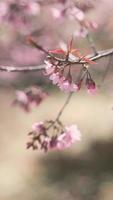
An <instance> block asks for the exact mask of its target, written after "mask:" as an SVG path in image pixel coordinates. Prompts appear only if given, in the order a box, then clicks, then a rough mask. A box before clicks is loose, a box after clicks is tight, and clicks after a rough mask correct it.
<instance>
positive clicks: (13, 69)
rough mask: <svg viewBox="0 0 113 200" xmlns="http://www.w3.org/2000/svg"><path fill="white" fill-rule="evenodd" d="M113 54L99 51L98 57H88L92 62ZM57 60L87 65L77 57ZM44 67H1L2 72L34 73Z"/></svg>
mask: <svg viewBox="0 0 113 200" xmlns="http://www.w3.org/2000/svg"><path fill="white" fill-rule="evenodd" d="M112 54H113V48H112V49H107V50H103V51H97V55H94V54H89V55H87V58H89V59H90V60H91V61H97V60H99V59H101V58H103V57H107V56H109V55H112ZM55 59H56V60H57V61H59V62H62V63H65V62H67V63H68V64H71V65H74V64H87V63H86V62H85V61H83V60H81V61H79V60H77V57H75V60H70V59H68V61H66V60H65V59H60V58H56V57H55ZM44 68H45V67H44V65H38V66H24V67H15V66H3V65H1V66H0V71H6V72H33V71H40V70H44Z"/></svg>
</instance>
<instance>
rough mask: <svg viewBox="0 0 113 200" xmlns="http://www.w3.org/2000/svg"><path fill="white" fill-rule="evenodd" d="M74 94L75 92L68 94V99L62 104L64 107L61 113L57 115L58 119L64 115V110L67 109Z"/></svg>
mask: <svg viewBox="0 0 113 200" xmlns="http://www.w3.org/2000/svg"><path fill="white" fill-rule="evenodd" d="M72 95H73V92H71V93H69V95H68V97H67V99H66V101H65V103H64V105H63V106H62V108H61V109H60V111H59V113H58V115H57V117H56V121H58V120H59V118H60V116H61V115H62V113H63V111H64V110H65V108H66V106H67V105H68V103H69V102H70V99H71V97H72Z"/></svg>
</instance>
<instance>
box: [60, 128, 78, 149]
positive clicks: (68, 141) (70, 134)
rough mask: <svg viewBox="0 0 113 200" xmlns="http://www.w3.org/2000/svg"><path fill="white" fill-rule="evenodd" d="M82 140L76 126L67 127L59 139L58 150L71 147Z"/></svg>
mask: <svg viewBox="0 0 113 200" xmlns="http://www.w3.org/2000/svg"><path fill="white" fill-rule="evenodd" d="M80 140H81V134H80V131H79V130H78V128H77V126H76V125H72V126H69V127H66V128H65V130H64V132H63V133H62V134H61V135H60V136H58V138H57V144H56V148H57V149H60V150H62V149H65V148H68V147H70V146H71V145H72V144H73V143H74V142H76V141H80Z"/></svg>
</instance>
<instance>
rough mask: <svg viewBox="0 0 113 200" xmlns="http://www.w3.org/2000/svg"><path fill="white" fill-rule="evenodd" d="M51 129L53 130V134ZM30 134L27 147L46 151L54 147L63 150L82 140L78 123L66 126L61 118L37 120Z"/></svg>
mask: <svg viewBox="0 0 113 200" xmlns="http://www.w3.org/2000/svg"><path fill="white" fill-rule="evenodd" d="M50 129H52V130H50ZM50 131H52V135H51V136H50ZM48 132H49V134H48ZM28 135H29V136H30V140H29V142H27V148H28V149H29V148H32V149H33V150H35V149H41V150H44V152H47V151H48V150H53V149H54V150H63V149H66V148H69V147H70V146H71V145H72V144H73V143H75V142H77V141H80V140H81V133H80V131H79V129H78V128H77V126H76V125H71V126H66V127H64V126H63V124H62V123H61V122H60V121H59V120H56V121H52V120H51V121H45V122H42V121H41V122H37V123H35V124H34V125H33V127H32V131H31V132H29V134H28Z"/></svg>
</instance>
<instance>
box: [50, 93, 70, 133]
mask: <svg viewBox="0 0 113 200" xmlns="http://www.w3.org/2000/svg"><path fill="white" fill-rule="evenodd" d="M72 95H73V92H70V93H69V95H68V97H67V98H66V101H65V103H64V104H63V106H62V107H61V109H60V111H59V112H58V114H57V117H56V119H55V120H54V121H53V122H52V123H51V124H50V125H49V126H48V128H47V130H48V129H50V128H51V127H53V125H54V124H55V123H56V122H58V123H59V122H60V120H59V119H60V117H61V115H62V113H63V111H64V110H65V108H66V106H67V105H68V103H69V102H70V99H71V97H72Z"/></svg>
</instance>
